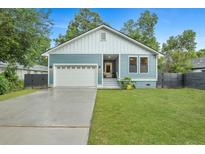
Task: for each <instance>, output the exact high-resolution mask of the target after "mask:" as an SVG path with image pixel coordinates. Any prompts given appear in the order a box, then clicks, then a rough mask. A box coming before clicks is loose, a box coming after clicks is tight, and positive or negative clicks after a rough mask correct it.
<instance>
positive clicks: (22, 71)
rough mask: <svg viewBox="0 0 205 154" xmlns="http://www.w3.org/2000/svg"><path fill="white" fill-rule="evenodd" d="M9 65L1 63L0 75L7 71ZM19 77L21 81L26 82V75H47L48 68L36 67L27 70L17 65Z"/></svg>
mask: <svg viewBox="0 0 205 154" xmlns="http://www.w3.org/2000/svg"><path fill="white" fill-rule="evenodd" d="M7 65H8V64H6V63H2V62H0V73H1V72H3V71H4V70H5V68H6V67H7ZM16 66H17V71H16V72H17V75H18V77H19V79H21V80H24V74H47V73H48V68H47V67H46V66H41V65H34V66H33V67H30V68H25V67H24V66H23V65H19V64H17V65H16Z"/></svg>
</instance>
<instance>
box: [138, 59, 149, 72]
mask: <svg viewBox="0 0 205 154" xmlns="http://www.w3.org/2000/svg"><path fill="white" fill-rule="evenodd" d="M141 58H147V65H148V68H147V72H146V73H144V72H141V70H140V67H141ZM139 73H140V74H149V56H139Z"/></svg>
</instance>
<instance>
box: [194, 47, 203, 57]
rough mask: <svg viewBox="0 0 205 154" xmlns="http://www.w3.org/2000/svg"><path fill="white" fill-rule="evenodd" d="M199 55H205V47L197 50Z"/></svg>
mask: <svg viewBox="0 0 205 154" xmlns="http://www.w3.org/2000/svg"><path fill="white" fill-rule="evenodd" d="M196 54H197V56H198V57H204V56H205V49H201V50H199V51H197V52H196Z"/></svg>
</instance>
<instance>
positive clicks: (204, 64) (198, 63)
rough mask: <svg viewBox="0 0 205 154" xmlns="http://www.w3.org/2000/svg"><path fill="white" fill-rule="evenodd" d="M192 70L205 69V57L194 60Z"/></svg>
mask: <svg viewBox="0 0 205 154" xmlns="http://www.w3.org/2000/svg"><path fill="white" fill-rule="evenodd" d="M192 68H205V57H201V58H195V59H193V60H192Z"/></svg>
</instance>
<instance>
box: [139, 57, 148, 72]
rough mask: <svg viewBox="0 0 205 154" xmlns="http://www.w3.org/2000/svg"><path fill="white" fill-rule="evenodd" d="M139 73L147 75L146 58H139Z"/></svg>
mask: <svg viewBox="0 0 205 154" xmlns="http://www.w3.org/2000/svg"><path fill="white" fill-rule="evenodd" d="M140 73H148V57H140Z"/></svg>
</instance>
